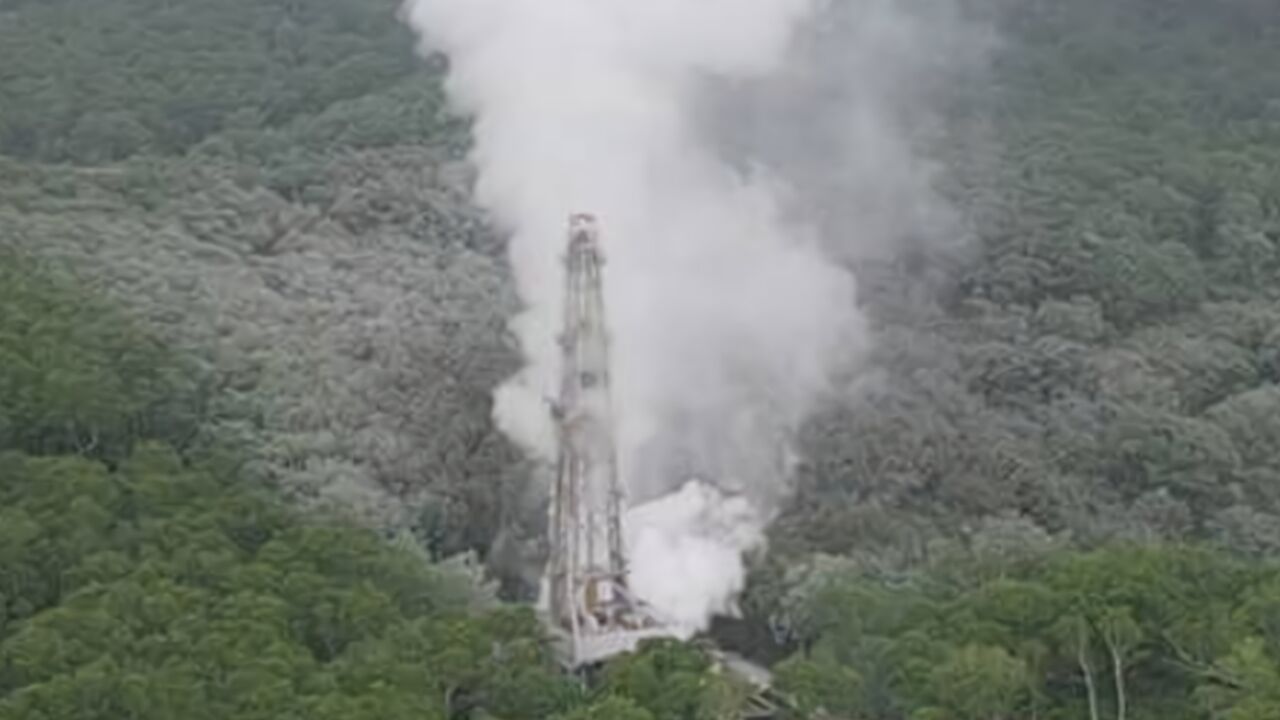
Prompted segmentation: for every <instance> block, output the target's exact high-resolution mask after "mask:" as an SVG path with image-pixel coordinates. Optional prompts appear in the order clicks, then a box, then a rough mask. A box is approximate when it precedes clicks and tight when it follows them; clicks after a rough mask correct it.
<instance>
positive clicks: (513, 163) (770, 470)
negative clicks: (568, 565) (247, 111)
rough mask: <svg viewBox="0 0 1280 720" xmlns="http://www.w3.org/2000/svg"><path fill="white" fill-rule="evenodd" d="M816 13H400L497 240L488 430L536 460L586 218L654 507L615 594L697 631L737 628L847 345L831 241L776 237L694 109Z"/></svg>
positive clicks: (643, 2) (783, 5) (754, 70)
mask: <svg viewBox="0 0 1280 720" xmlns="http://www.w3.org/2000/svg"><path fill="white" fill-rule="evenodd" d="M815 12H817V9H816V8H815V7H814V3H812V2H810V1H809V0H701V1H700V2H692V1H690V0H537V1H533V0H412V1H411V2H410V3H409V5H408V6H407V7H406V17H407V18H408V20H409V21H410V22H411V24H412V25H413V26H414V27H415V28H416V29H418V30H419V31H420V32H421V33H422V35H423V37H424V47H425V48H427V49H429V50H431V51H440V52H443V53H445V54H447V55H448V57H449V58H450V63H451V66H450V67H451V70H450V77H449V82H448V89H449V92H450V94H451V96H452V98H453V100H454V102H455V103H456V104H457V106H458V107H459V109H460V110H462V111H463V112H466V113H469V114H471V115H472V116H473V117H474V118H475V126H474V133H475V142H476V144H475V150H474V153H473V161H474V162H475V164H476V165H477V167H478V169H479V182H478V187H477V196H478V200H479V202H480V203H481V204H482V205H484V206H485V207H486V208H487V209H488V210H490V211H491V212H492V213H493V215H494V217H495V218H496V219H497V221H498V222H499V223H501V224H502V225H503V226H504V227H503V230H504V231H506V232H507V233H509V235H510V237H511V243H510V255H511V260H512V264H513V266H514V269H515V273H516V277H517V281H518V284H519V287H518V290H519V292H520V296H521V298H522V299H523V301H524V303H525V304H526V307H527V311H526V312H525V313H524V314H523V315H521V316H520V317H519V318H516V319H515V321H514V327H515V330H516V332H517V334H518V336H519V338H520V341H521V343H522V347H523V351H524V354H525V357H526V360H527V366H526V367H525V369H524V371H523V372H522V373H521V374H520V375H519V376H517V377H515V378H513V379H512V380H511V381H510V382H509V383H508V384H506V385H505V386H503V387H502V388H500V389H499V391H498V397H497V408H496V414H497V420H498V422H499V424H500V425H501V427H502V428H503V429H504V430H505V431H506V432H507V433H508V434H510V435H511V437H513V438H515V439H516V440H517V441H519V442H520V443H521V444H522V445H523V446H524V447H525V448H526V449H527V450H528V451H529V452H530V453H531V454H534V455H536V456H540V457H544V458H548V459H549V458H551V457H552V456H553V453H554V447H553V443H552V427H551V423H550V420H549V417H548V415H547V411H546V406H545V403H544V400H545V398H546V397H548V396H550V395H553V394H554V392H555V389H556V387H557V372H558V352H557V347H556V345H555V338H556V335H557V332H558V327H557V325H558V322H559V319H560V305H561V302H562V297H561V295H562V279H561V266H560V258H561V255H562V252H563V249H564V242H565V238H564V232H565V226H566V220H567V217H568V215H569V214H570V213H572V212H578V211H588V212H592V213H594V214H596V215H597V216H598V217H599V218H600V220H601V223H602V227H603V232H604V238H603V242H604V246H605V252H606V254H607V258H608V265H607V267H606V277H605V282H606V302H607V304H608V313H609V316H610V323H611V331H612V335H613V352H614V355H613V362H614V378H615V403H616V411H617V416H618V422H619V426H618V428H617V431H618V439H619V450H620V454H621V460H622V472H623V474H624V482H625V483H626V485H627V488H628V490H629V492H630V494H631V498H632V501H633V502H634V503H636V504H637V505H640V504H642V503H648V504H647V505H643V506H642V507H638V508H637V509H636V510H635V511H634V512H633V513H632V514H631V517H630V518H629V532H630V538H631V539H630V544H631V549H632V553H633V564H634V577H633V581H634V583H635V585H636V589H637V590H638V592H639V593H640V594H641V595H643V596H645V597H646V598H647V599H649V600H650V601H651V602H653V603H655V604H656V605H657V606H658V607H659V608H660V609H661V610H663V611H665V612H666V613H667V614H668V615H670V616H673V617H675V618H677V619H679V620H680V621H681V622H683V623H685V624H687V625H688V626H689V627H693V628H696V627H699V626H701V625H703V624H705V622H706V621H707V620H708V619H709V617H710V616H711V615H713V614H716V613H722V612H728V611H730V610H731V608H732V601H733V597H734V595H735V594H736V592H737V591H738V590H739V589H740V587H741V583H742V566H741V555H742V552H743V551H744V550H746V549H748V548H750V547H751V546H753V545H755V544H757V543H759V542H760V541H761V537H762V530H763V528H764V526H765V525H766V524H767V523H768V521H769V519H770V517H771V515H772V513H774V512H775V511H776V509H777V508H778V506H779V503H780V502H781V500H782V499H783V497H784V495H785V492H786V486H787V483H786V476H787V473H788V457H787V449H788V444H789V442H788V441H789V438H790V436H791V435H792V434H793V432H794V431H795V429H796V428H797V427H798V425H799V423H800V422H801V421H802V419H803V418H804V416H805V414H806V411H807V410H808V409H809V408H810V407H811V406H812V404H813V402H814V401H815V399H816V398H817V397H819V396H820V395H821V394H822V393H823V392H824V391H825V390H826V388H827V386H828V383H829V381H830V377H831V373H832V370H833V368H834V367H835V366H836V365H837V364H839V363H844V362H847V361H848V358H849V355H850V353H856V352H858V351H859V350H860V349H861V348H862V346H863V345H864V344H865V343H864V342H863V336H864V331H863V327H862V322H861V318H860V316H859V314H858V311H857V309H856V304H855V292H854V291H855V288H854V282H853V278H852V276H851V275H850V274H849V273H848V272H847V271H846V270H845V269H843V268H842V267H841V266H839V265H836V264H834V263H833V262H831V261H830V260H829V257H828V255H829V250H830V246H829V241H828V242H825V243H824V242H823V240H824V238H822V237H820V236H819V234H818V233H816V232H813V231H812V229H811V228H807V227H806V226H804V225H802V224H799V223H797V222H795V221H794V220H784V219H783V212H782V205H781V203H780V200H779V198H780V197H782V195H781V194H780V193H779V192H778V191H777V188H775V187H774V186H773V184H772V183H771V182H770V181H769V179H768V178H767V177H765V176H763V175H760V174H755V173H750V172H744V171H742V170H741V168H740V167H734V166H731V165H729V164H727V163H725V162H724V161H723V160H722V157H723V150H724V145H723V144H721V143H719V140H720V139H721V138H715V137H708V136H707V133H706V127H707V125H706V123H705V122H703V120H705V118H704V117H702V114H703V113H702V110H705V106H706V103H705V100H706V97H708V96H707V95H706V93H707V88H709V87H711V86H714V85H721V86H723V85H726V84H734V83H738V84H744V85H751V84H753V83H755V84H762V86H763V87H768V79H769V78H771V77H780V76H781V75H780V73H781V72H782V71H783V70H784V66H785V65H786V63H787V60H788V58H789V57H790V55H789V53H790V52H791V49H792V45H793V41H794V40H795V39H796V34H797V32H798V31H800V30H801V29H802V28H804V27H806V23H807V22H810V21H812V20H813V17H814V13H815ZM810 27H811V26H810ZM840 100H841V99H840V98H835V99H833V102H840ZM782 130H785V128H784V129H780V130H778V131H775V132H774V133H773V135H772V136H773V137H777V135H776V132H780V131H782ZM874 130H875V131H876V132H878V133H879V134H880V135H882V136H883V137H882V139H883V140H884V141H885V142H886V143H896V142H897V140H898V139H897V138H895V137H894V136H893V135H892V133H885V132H883V130H884V128H881V127H880V126H876V127H875V128H874ZM892 147H893V148H897V147H898V145H897V144H893V145H892ZM765 149H768V148H765ZM888 170H892V171H900V170H901V169H900V168H889V169H888ZM880 222H882V221H881V220H880V219H878V218H877V223H880ZM876 232H877V234H879V235H884V234H885V233H884V232H883V231H882V230H881V229H879V228H877V230H876ZM691 480H701V481H705V482H706V483H709V484H710V485H713V486H715V488H716V489H714V490H713V489H711V488H710V487H708V486H707V485H704V484H693V485H690V484H688V483H689V481H691Z"/></svg>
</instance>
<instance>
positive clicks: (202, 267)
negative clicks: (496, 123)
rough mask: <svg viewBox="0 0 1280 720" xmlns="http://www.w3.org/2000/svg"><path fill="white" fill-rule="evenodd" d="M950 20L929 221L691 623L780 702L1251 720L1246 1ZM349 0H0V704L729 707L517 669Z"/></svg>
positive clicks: (471, 386) (429, 119)
mask: <svg viewBox="0 0 1280 720" xmlns="http://www.w3.org/2000/svg"><path fill="white" fill-rule="evenodd" d="M845 5H847V3H845V4H843V5H842V4H841V3H837V7H843V6H845ZM958 6H960V7H961V9H962V10H963V12H964V13H965V14H966V15H971V16H973V17H974V18H978V19H980V20H981V21H982V22H986V23H990V24H991V25H992V27H993V29H994V31H995V34H996V35H997V36H998V38H999V42H998V43H997V44H996V47H995V48H994V49H993V50H992V51H991V57H990V58H989V63H988V67H986V69H985V70H984V72H983V73H981V74H980V77H977V78H971V79H970V80H969V81H967V82H964V83H957V84H956V85H955V86H954V87H952V88H950V89H949V92H948V93H946V97H945V101H939V102H938V103H937V107H934V108H932V109H931V111H932V112H933V113H935V114H936V116H937V120H938V124H939V126H940V127H941V128H942V129H941V130H940V131H939V132H938V133H935V134H934V135H931V136H930V137H929V138H928V143H924V141H923V140H922V143H923V144H927V146H928V147H929V148H931V152H935V153H936V157H935V158H933V159H934V160H936V161H937V163H938V164H939V166H940V167H941V170H940V172H939V178H938V185H939V192H941V193H943V194H944V195H945V196H946V198H947V199H948V201H949V202H950V204H951V205H953V206H954V208H955V210H956V211H957V214H958V215H959V216H961V217H962V218H963V219H964V221H963V225H964V232H965V234H966V235H967V236H969V237H967V238H964V239H962V238H958V237H953V236H951V235H947V234H945V233H944V234H942V235H940V236H938V237H911V238H902V239H901V243H900V244H899V245H898V246H895V248H894V251H893V252H891V253H889V254H888V255H887V256H884V257H876V258H873V259H859V260H856V261H853V260H851V261H849V266H850V269H851V270H852V271H853V272H854V273H855V275H856V276H857V279H858V284H859V290H860V302H861V303H862V304H863V306H864V310H865V312H866V313H867V315H868V317H869V318H870V320H871V325H872V328H873V331H874V337H873V339H872V343H871V347H872V350H871V357H870V359H869V367H867V368H863V369H862V370H863V371H865V373H866V374H867V376H869V377H874V378H875V379H876V381H875V382H874V383H857V384H855V386H853V387H851V388H850V389H849V390H848V391H847V392H842V393H837V394H835V395H833V396H830V397H828V398H826V399H825V401H824V402H823V404H822V406H821V407H820V408H819V410H818V412H817V413H815V415H814V416H813V417H812V418H810V420H809V421H808V423H807V424H806V426H805V428H804V429H803V432H802V433H801V434H800V437H799V438H798V447H797V450H798V467H797V471H796V475H797V477H796V482H797V491H796V493H795V495H794V497H793V499H792V501H791V504H790V506H789V507H788V508H787V509H786V510H785V511H784V512H783V513H782V515H781V517H780V518H779V519H778V521H777V522H776V523H775V525H774V527H773V528H772V530H771V534H770V535H771V536H770V542H769V545H768V549H767V551H766V552H762V553H760V554H759V555H758V556H757V557H754V558H753V567H752V577H751V582H750V585H749V587H748V589H747V591H746V593H745V594H744V596H743V598H742V606H743V618H741V619H739V620H737V621H734V622H726V623H724V624H723V626H722V627H719V628H717V639H718V640H719V641H720V642H721V643H722V644H723V645H726V646H730V647H733V648H735V649H738V650H741V651H743V652H744V653H746V654H748V655H750V656H752V657H753V658H755V659H757V660H759V661H761V662H766V663H769V664H771V666H772V668H773V670H774V673H775V680H776V687H777V689H778V691H779V692H780V693H782V694H783V695H785V696H786V697H787V698H789V702H790V703H791V704H792V705H794V713H795V716H796V717H814V718H821V717H832V718H856V719H858V720H863V719H865V720H1011V719H1012V718H1046V719H1056V718H1063V719H1065V718H1082V717H1088V718H1091V720H1098V719H1099V718H1103V717H1106V718H1111V717H1115V718H1118V720H1125V719H1126V718H1132V719H1133V720H1146V719H1150V720H1156V719H1157V718H1159V719H1160V720H1166V719H1168V720H1182V719H1184V718H1185V719H1186V720H1274V719H1275V718H1277V717H1280V694H1278V693H1277V688H1280V635H1277V630H1276V627H1275V617H1277V612H1280V574H1278V571H1277V567H1276V566H1275V557H1276V553H1277V552H1280V73H1277V72H1275V68H1277V67H1280V7H1278V6H1277V5H1276V4H1275V3H1273V2H1268V1H1266V0H1228V1H1225V2H1219V3H1203V2H1195V1H1193V0H1175V1H1172V2H1171V1H1169V0H1162V1H1157V0H1080V1H1078V2H1071V3H1049V2H1037V1H1035V0H966V1H965V2H959V3H958ZM396 9H397V3H396V2H394V1H393V0H255V1H249V0H207V1H206V2H194V1H193V0H93V2H89V1H88V0H43V1H40V2H37V1H35V0H0V508H2V509H0V610H2V611H3V612H2V613H0V718H4V719H7V718H14V719H15V720H16V719H17V718H22V719H23V720H29V719H38V718H48V719H49V720H54V719H57V720H64V719H74V718H85V719H88V718H103V719H104V720H105V719H106V718H112V719H113V720H114V719H115V718H121V717H135V718H156V719H157V720H159V719H160V718H166V719H167V718H175V717H190V718H203V717H208V718H246V719H248V718H264V719H265V718H272V719H274V718H295V717H296V718H304V717H305V718H328V717H333V718H338V717H342V718H349V717H351V718H360V717H370V718H373V717H377V718H400V717H403V718H410V717H412V718H475V719H476V720H479V719H480V718H509V719H515V718H546V717H556V718H560V719H561V720H568V719H570V718H572V719H574V720H580V719H586V718H599V719H601V720H604V719H605V718H608V719H610V720H613V719H619V718H621V719H626V720H631V719H634V720H665V719H667V718H675V719H684V718H688V719H690V720H693V719H695V718H696V719H699V720H702V719H704V718H707V719H710V718H721V717H732V716H733V713H735V712H737V711H738V709H739V708H740V706H741V703H742V701H743V693H744V692H745V690H744V688H742V687H740V686H738V685H736V684H734V683H733V682H732V681H730V680H729V679H727V678H726V677H725V676H724V675H723V674H721V673H718V672H717V669H716V667H715V665H714V663H712V662H711V661H710V660H709V658H708V657H707V656H706V655H705V654H704V653H702V652H701V651H700V650H698V649H697V647H696V646H692V645H680V644H658V645H655V646H653V647H650V648H648V649H647V650H646V651H644V652H642V653H639V654H636V655H634V656H627V657H624V658H620V659H619V660H618V661H617V662H615V663H613V664H612V665H610V666H609V667H607V668H605V669H604V670H603V671H602V673H601V674H600V676H599V677H598V678H596V679H595V681H594V682H593V683H592V684H591V686H590V687H588V688H584V687H582V686H580V685H579V684H577V683H575V682H573V681H572V680H571V679H569V678H567V677H566V676H564V675H562V674H561V673H560V672H559V670H558V668H557V667H556V664H555V662H554V661H553V659H552V658H551V655H550V651H549V648H548V646H547V642H546V638H545V637H543V632H542V630H541V628H540V627H539V626H538V624H537V622H536V620H535V618H534V616H533V613H532V612H531V610H530V609H529V607H528V605H527V604H526V601H528V600H529V598H530V596H531V594H532V593H533V591H534V588H536V580H537V577H536V571H537V560H538V557H539V556H538V553H539V552H540V550H539V546H538V542H537V541H538V539H539V538H540V537H541V532H542V526H541V523H542V522H543V519H542V518H543V515H544V514H543V513H542V508H543V503H544V501H545V497H544V495H545V490H544V489H543V488H542V486H541V485H540V484H539V483H538V482H537V481H536V479H535V478H534V477H533V475H532V473H531V471H530V467H529V465H528V463H527V461H525V460H524V459H523V458H522V456H521V454H520V453H519V452H518V450H517V449H516V448H514V447H512V446H511V445H510V443H509V442H508V441H507V440H506V439H505V438H504V437H503V436H502V434H501V433H500V432H499V431H498V430H497V428H495V427H494V426H493V422H492V420H491V414H492V413H491V409H492V407H491V403H492V400H491V393H492V390H493V388H494V387H495V386H496V385H497V384H498V383H499V382H501V381H502V380H503V379H504V378H506V377H507V376H509V374H510V373H511V372H512V371H514V370H515V368H516V367H517V364H518V358H517V353H516V350H515V348H514V347H513V345H512V341H511V338H510V337H509V334H508V331H507V327H506V322H507V319H508V318H509V317H510V316H511V315H512V313H513V311H514V310H516V309H517V308H518V303H517V301H516V298H515V297H514V294H513V291H512V289H511V282H510V275H509V272H508V269H507V266H506V260H505V259H504V256H503V251H504V246H503V242H502V238H501V236H500V234H499V233H498V232H497V231H496V230H495V229H494V228H493V227H491V225H490V223H489V222H488V219H487V218H486V217H485V215H484V213H482V212H481V211H480V210H479V209H477V208H476V207H475V205H474V203H473V202H472V200H471V197H470V193H471V184H472V177H471V172H472V171H471V169H470V168H469V167H468V166H467V165H466V163H465V161H464V160H463V158H464V154H465V150H466V149H467V147H468V145H469V137H468V131H469V127H468V120H467V119H466V118H461V117H457V116H456V115H454V114H452V113H451V112H450V111H449V109H448V108H447V106H446V103H445V101H444V95H443V92H442V88H441V74H440V70H441V67H442V65H443V61H439V60H436V59H432V60H425V59H422V58H420V57H419V56H418V55H417V54H416V52H415V47H414V39H413V37H412V35H411V33H410V32H409V31H408V30H407V29H406V28H405V27H404V26H403V24H402V23H400V22H399V21H398V19H397V18H396ZM975 138H976V140H975ZM404 328H412V332H405V331H404V330H403V329H404ZM467 558H469V560H466V561H464V559H467ZM481 568H483V570H484V574H485V575H486V576H487V577H488V578H490V579H493V580H495V581H496V582H497V583H498V584H499V585H500V588H499V589H500V593H499V594H500V595H501V597H502V599H501V600H499V599H498V598H497V597H495V590H494V588H493V587H491V584H490V583H489V582H488V581H487V580H483V579H481V578H479V577H477V576H478V575H480V574H482V573H481ZM824 713H825V714H824Z"/></svg>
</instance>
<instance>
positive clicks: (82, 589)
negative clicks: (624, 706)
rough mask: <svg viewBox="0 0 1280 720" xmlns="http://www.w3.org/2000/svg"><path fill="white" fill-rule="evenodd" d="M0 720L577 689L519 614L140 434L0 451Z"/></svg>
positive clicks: (415, 711) (552, 697) (517, 702)
mask: <svg viewBox="0 0 1280 720" xmlns="http://www.w3.org/2000/svg"><path fill="white" fill-rule="evenodd" d="M0 501H2V504H3V507H4V511H3V516H4V517H3V520H4V522H3V523H0V559H2V560H3V563H0V587H3V588H4V596H3V598H4V605H3V611H4V612H3V618H4V622H3V624H0V718H5V720H9V719H10V718H12V719H13V720H18V719H19V718H21V719H22V720H76V719H85V720H87V719H90V718H100V719H102V720H107V719H116V718H122V717H132V718H139V719H142V718H155V719H156V720H171V719H172V718H191V719H194V720H198V719H200V718H209V719H210V720H224V719H230V718H245V719H249V718H260V719H262V720H269V719H270V720H275V719H278V718H300V719H301V718H333V720H339V719H342V720H352V719H354V718H371V719H372V718H377V719H378V720H388V719H400V718H403V719H405V720H409V719H410V718H413V719H415V720H423V719H430V718H441V719H443V718H449V717H462V716H463V715H462V714H463V713H479V712H481V710H485V711H488V712H489V713H491V717H496V718H511V719H515V718H529V719H530V720H533V719H534V718H543V717H547V716H549V715H551V714H553V713H555V712H559V711H561V710H566V709H568V708H571V707H573V706H574V705H575V704H576V703H577V702H578V693H577V692H576V691H575V689H574V686H573V684H572V683H571V682H570V681H568V680H567V679H565V678H562V677H561V676H560V674H559V672H558V670H557V668H556V666H555V664H554V663H553V662H552V661H551V658H550V656H549V654H548V650H547V648H546V645H545V643H544V642H543V641H542V639H541V633H540V627H539V625H538V623H537V621H536V620H535V619H534V618H533V616H532V614H531V613H530V612H529V611H527V610H523V609H499V610H493V611H488V612H485V613H479V614H478V613H475V612H472V611H471V609H470V608H469V607H468V605H467V600H468V599H469V596H468V594H467V593H463V592H459V590H460V588H459V587H458V586H459V585H460V584H462V583H466V582H468V580H467V579H466V578H465V577H461V576H453V575H451V574H450V573H448V572H446V571H444V570H442V569H440V568H437V567H432V566H424V565H423V564H422V562H421V560H420V559H419V558H418V557H417V556H415V555H412V554H408V553H404V552H400V551H396V550H392V549H390V548H388V547H387V546H386V545H385V543H384V542H383V541H382V540H381V539H379V538H378V537H377V536H376V535H374V534H372V533H369V532H366V531H360V530H355V529H350V528H346V527H342V526H337V525H323V524H318V523H313V522H300V521H299V520H298V519H297V518H295V517H293V516H292V515H291V514H289V513H286V512H285V511H283V510H281V509H280V508H278V507H276V506H275V505H274V504H272V503H271V502H269V501H267V500H264V499H263V498H262V497H260V496H259V495H258V494H256V493H252V492H250V491H248V490H247V489H245V488H244V487H243V486H241V485H240V484H238V483H236V482H234V481H231V480H229V479H227V478H224V477H221V476H219V475H216V474H213V473H210V472H208V471H205V470H200V469H187V468H184V467H183V465H182V463H181V462H180V461H179V460H178V458H177V457H176V456H174V455H173V454H172V453H171V451H169V450H167V449H165V448H164V447H163V446H159V445H147V446H144V447H142V448H140V449H139V450H137V451H136V452H135V453H134V454H133V455H132V456H131V457H130V458H129V459H128V461H127V462H126V463H125V464H124V465H123V466H122V467H121V469H120V470H119V471H117V472H114V473H112V472H108V471H107V469H106V468H104V467H103V466H102V465H100V464H98V463H96V462H93V461H89V460H83V459H76V458H31V457H26V456H22V455H16V454H9V455H5V456H3V457H0Z"/></svg>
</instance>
